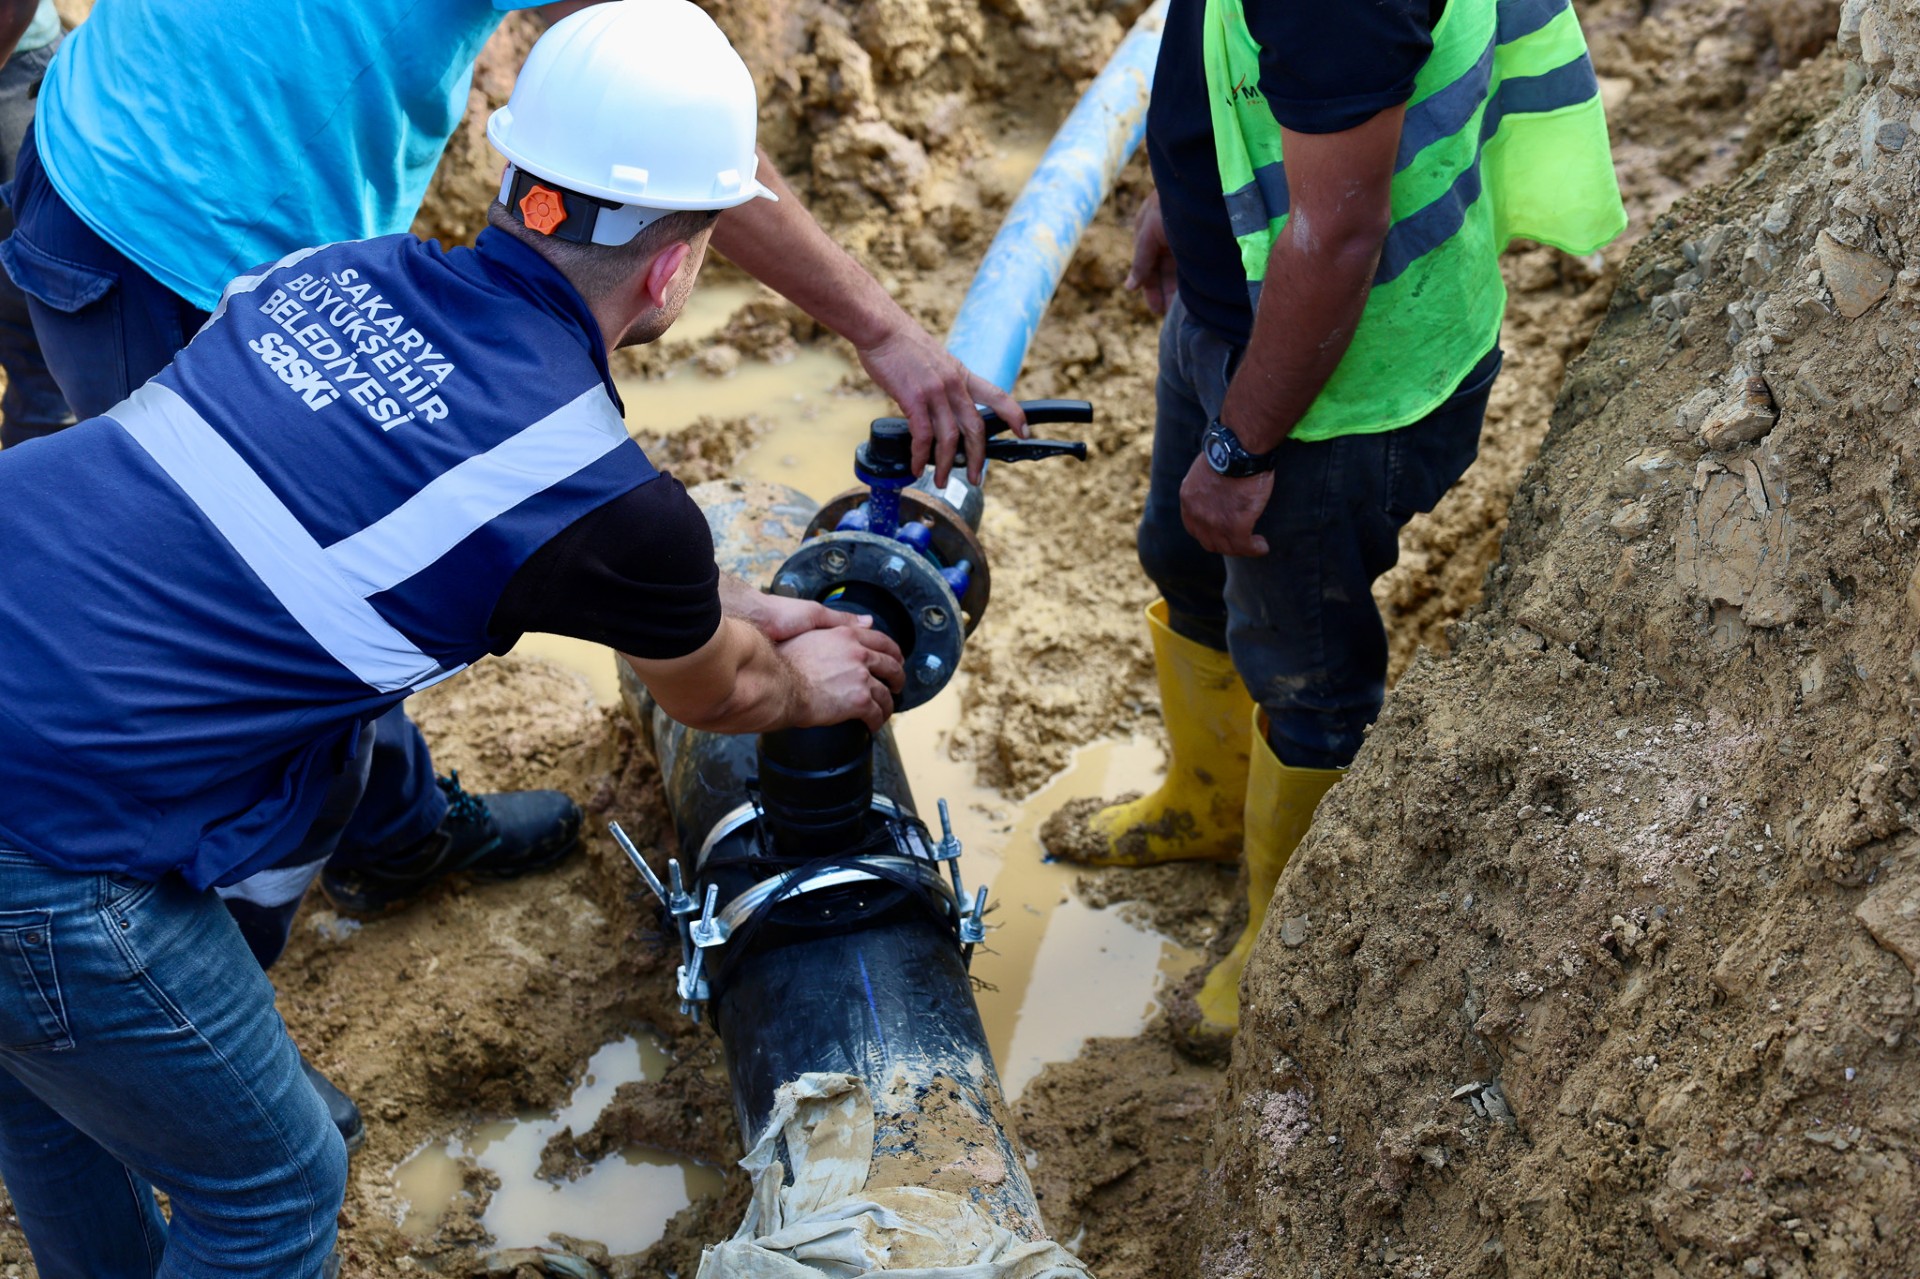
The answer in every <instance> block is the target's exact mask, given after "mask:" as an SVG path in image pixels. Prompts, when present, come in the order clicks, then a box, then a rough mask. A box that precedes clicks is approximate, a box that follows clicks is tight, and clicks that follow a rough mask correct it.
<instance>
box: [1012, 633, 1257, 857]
mask: <svg viewBox="0 0 1920 1279" xmlns="http://www.w3.org/2000/svg"><path fill="white" fill-rule="evenodd" d="M1147 630H1148V633H1149V634H1151V635H1152V637H1153V669H1154V674H1155V675H1156V676H1157V677H1158V680H1159V684H1160V715H1161V718H1162V719H1163V720H1164V721H1165V722H1166V726H1167V777H1166V780H1165V781H1163V782H1161V783H1160V789H1158V790H1156V791H1154V792H1153V793H1152V794H1151V795H1143V796H1141V797H1140V798H1139V799H1135V800H1129V801H1127V802H1126V803H1123V804H1113V805H1110V806H1109V807H1106V808H1102V809H1100V810H1099V811H1098V812H1095V813H1093V814H1092V815H1091V816H1089V817H1088V818H1087V819H1086V833H1087V838H1085V839H1078V840H1070V839H1063V840H1060V841H1057V842H1056V843H1050V844H1049V845H1048V851H1049V852H1052V853H1053V854H1054V855H1055V856H1057V857H1062V858H1064V859H1066V860H1068V861H1075V862H1081V863H1084V864H1086V865H1091V866H1151V865H1156V864H1158V863H1160V862H1179V861H1219V862H1230V861H1235V860H1237V859H1238V858H1239V856H1240V834H1241V820H1242V814H1243V812H1244V811H1245V808H1246V795H1247V743H1248V735H1247V724H1248V716H1249V715H1250V714H1251V713H1252V711H1253V699H1252V698H1251V697H1249V696H1247V686H1246V685H1245V684H1243V683H1241V682H1240V675H1239V672H1237V671H1235V670H1234V669H1233V659H1232V658H1230V657H1228V656H1227V655H1226V654H1225V653H1222V652H1220V651H1219V650H1217V649H1212V648H1208V647H1207V646H1206V645H1205V644H1199V643H1195V642H1194V641H1193V640H1190V639H1187V638H1186V637H1185V636H1182V635H1176V634H1175V633H1174V631H1173V629H1172V628H1171V627H1169V626H1168V625H1167V602H1166V601H1165V600H1155V601H1154V602H1153V603H1152V604H1150V605H1148V606H1147Z"/></svg>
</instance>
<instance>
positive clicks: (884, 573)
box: [880, 555, 907, 586]
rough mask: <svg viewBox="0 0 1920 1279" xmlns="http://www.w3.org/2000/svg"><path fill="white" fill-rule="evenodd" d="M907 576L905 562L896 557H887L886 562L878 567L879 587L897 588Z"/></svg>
mask: <svg viewBox="0 0 1920 1279" xmlns="http://www.w3.org/2000/svg"><path fill="white" fill-rule="evenodd" d="M906 576H907V562H906V561H905V560H903V559H901V558H900V557H899V556H898V555H889V556H888V557H887V562H886V563H884V564H882V565H881V566H880V585H882V586H898V585H900V583H901V582H902V581H904V580H905V578H906Z"/></svg>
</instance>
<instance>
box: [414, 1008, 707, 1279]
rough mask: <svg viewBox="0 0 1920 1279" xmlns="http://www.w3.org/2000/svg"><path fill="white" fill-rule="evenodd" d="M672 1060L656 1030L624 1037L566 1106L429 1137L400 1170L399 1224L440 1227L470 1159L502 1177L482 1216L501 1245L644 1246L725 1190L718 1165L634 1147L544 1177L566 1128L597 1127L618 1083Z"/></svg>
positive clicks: (425, 1229)
mask: <svg viewBox="0 0 1920 1279" xmlns="http://www.w3.org/2000/svg"><path fill="white" fill-rule="evenodd" d="M667 1064H668V1057H667V1055H666V1053H665V1052H664V1051H662V1050H661V1048H660V1045H659V1044H658V1043H657V1042H656V1041H655V1040H654V1039H653V1037H652V1036H651V1035H648V1034H642V1035H639V1036H636V1037H632V1038H627V1039H622V1040H617V1041H615V1042H614V1043H611V1044H608V1045H606V1046H605V1047H604V1048H602V1049H600V1051H599V1052H597V1053H595V1054H594V1055H593V1057H592V1058H591V1059H590V1060H589V1061H588V1062H587V1068H586V1071H585V1073H584V1074H583V1075H582V1077H581V1080H580V1083H579V1085H578V1086H577V1087H576V1088H575V1089H574V1092H573V1096H572V1097H571V1098H569V1099H568V1101H567V1104H566V1105H565V1106H564V1107H562V1108H561V1109H560V1110H558V1111H534V1112H529V1113H526V1114H522V1115H520V1116H517V1117H516V1118H513V1119H507V1120H498V1121H494V1122H489V1123H482V1124H478V1125H476V1126H474V1127H473V1128H472V1129H471V1130H469V1131H467V1132H464V1133H462V1134H460V1135H458V1136H455V1137H450V1138H446V1139H444V1140H439V1141H433V1142H429V1143H428V1144H427V1145H425V1146H423V1147H421V1148H420V1149H419V1150H417V1151H415V1152H414V1153H413V1154H412V1155H411V1156H410V1157H409V1158H408V1159H407V1160H406V1162H404V1163H402V1164H401V1165H400V1167H399V1168H397V1169H395V1170H394V1174H393V1176H394V1183H395V1185H396V1187H397V1188H398V1190H399V1192H400V1196H401V1198H402V1199H404V1200H405V1201H406V1202H407V1208H406V1211H405V1214H404V1216H403V1217H402V1219H401V1223H400V1224H401V1228H402V1229H403V1230H405V1231H406V1232H407V1233H409V1234H412V1235H414V1236H416V1237H425V1236H427V1235H430V1234H432V1233H433V1231H434V1229H435V1227H437V1226H438V1225H439V1223H440V1220H441V1218H442V1217H444V1216H445V1215H446V1212H447V1210H448V1209H449V1208H450V1207H452V1206H453V1204H454V1203H456V1202H457V1201H458V1200H459V1198H460V1196H461V1195H462V1194H464V1193H465V1191H464V1161H466V1160H468V1159H471V1160H472V1161H473V1162H474V1163H477V1164H479V1165H480V1166H481V1167H483V1168H485V1169H487V1170H488V1171H490V1172H492V1173H494V1174H495V1175H496V1176H498V1177H499V1178H500V1188H499V1189H498V1190H495V1191H494V1192H493V1194H492V1197H491V1198H490V1199H489V1200H488V1201H487V1208H486V1212H485V1214H484V1215H483V1216H482V1217H481V1219H480V1223H481V1225H482V1226H484V1227H485V1228H486V1230H487V1232H488V1233H489V1234H490V1235H492V1236H493V1238H494V1242H495V1245H496V1246H497V1247H500V1248H530V1247H536V1246H539V1245H542V1244H545V1243H547V1242H548V1238H547V1237H548V1235H549V1234H553V1233H558V1234H565V1235H572V1236H574V1237H576V1238H580V1239H592V1240H595V1241H597V1242H600V1243H603V1244H605V1245H606V1246H607V1247H608V1248H609V1249H611V1250H612V1251H614V1252H616V1253H622V1252H638V1251H640V1250H641V1249H643V1248H646V1247H649V1246H650V1245H652V1244H653V1243H654V1242H655V1241H656V1240H658V1239H659V1238H660V1236H661V1235H662V1234H663V1233H664V1232H665V1229H666V1224H667V1222H668V1220H669V1219H670V1218H671V1217H672V1216H673V1215H674V1214H675V1213H677V1212H679V1211H680V1210H681V1209H682V1208H685V1207H686V1206H687V1205H688V1204H690V1203H692V1202H693V1201H694V1200H695V1199H697V1198H700V1197H703V1196H708V1195H717V1194H718V1193H719V1192H720V1185H721V1173H720V1171H719V1170H718V1169H716V1168H710V1167H708V1166H706V1165H704V1164H699V1163H695V1162H693V1161H692V1160H688V1159H682V1158H680V1157H678V1156H676V1155H671V1154H668V1153H666V1152H665V1151H661V1150H654V1149H651V1148H649V1147H645V1146H633V1147H629V1148H628V1149H626V1150H624V1151H621V1152H619V1153H617V1154H614V1155H609V1156H608V1157H606V1158H605V1159H602V1160H601V1161H600V1162H599V1163H597V1164H594V1165H593V1166H592V1167H591V1168H590V1169H589V1170H588V1171H587V1172H586V1173H585V1174H584V1175H582V1176H581V1177H579V1178H578V1179H576V1180H573V1181H558V1182H550V1181H546V1180H544V1179H542V1178H541V1177H540V1175H539V1169H540V1153H541V1151H542V1150H544V1149H545V1148H546V1144H547V1142H548V1140H549V1139H550V1138H552V1137H553V1135H554V1134H555V1133H557V1132H559V1131H560V1130H561V1129H563V1128H567V1127H571V1128H572V1129H573V1131H574V1132H576V1133H583V1132H585V1131H586V1130H587V1129H588V1128H590V1127H592V1125H593V1121H594V1120H595V1119H596V1118H597V1117H598V1116H599V1114H600V1112H601V1110H603V1109H604V1108H605V1107H606V1105H607V1103H608V1102H609V1101H611V1100H612V1099H613V1093H614V1089H616V1088H618V1087H619V1086H620V1085H621V1084H623V1083H628V1082H635V1081H643V1080H649V1079H658V1078H659V1077H660V1076H661V1075H662V1074H663V1073H664V1072H665V1069H666V1067H667Z"/></svg>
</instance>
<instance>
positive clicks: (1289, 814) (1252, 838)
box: [1189, 711, 1346, 1038]
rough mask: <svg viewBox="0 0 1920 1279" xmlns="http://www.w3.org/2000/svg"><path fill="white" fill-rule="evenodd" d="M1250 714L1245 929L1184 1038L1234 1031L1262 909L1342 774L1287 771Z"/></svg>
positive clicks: (1208, 984)
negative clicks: (1252, 724)
mask: <svg viewBox="0 0 1920 1279" xmlns="http://www.w3.org/2000/svg"><path fill="white" fill-rule="evenodd" d="M1259 718H1260V716H1259V712H1258V711H1256V712H1254V715H1253V719H1254V726H1253V768H1252V771H1251V773H1250V775H1249V777H1248V779H1247V814H1246V828H1247V839H1246V848H1247V930H1246V931H1245V932H1243V933H1241V934H1240V940H1238V941H1236V942H1235V943H1234V944H1233V949H1232V950H1230V951H1228V952H1227V957H1226V958H1225V959H1223V960H1221V961H1220V962H1219V963H1218V964H1217V965H1215V966H1214V969H1213V971H1212V972H1210V973H1208V974H1207V979H1206V981H1205V982H1203V983H1202V984H1201V986H1200V993H1199V994H1198V995H1196V996H1195V997H1194V1002H1195V1003H1196V1004H1197V1005H1198V1006H1199V1010H1200V1020H1199V1024H1198V1025H1197V1026H1195V1027H1193V1028H1192V1030H1191V1031H1190V1032H1189V1037H1190V1038H1206V1037H1218V1038H1228V1037H1231V1036H1232V1034H1233V1032H1234V1031H1236V1030H1238V1029H1239V1028H1240V974H1241V973H1243V972H1244V971H1246V967H1247V956H1248V955H1250V954H1252V953H1253V943H1254V941H1255V939H1257V938H1258V937H1259V936H1260V925H1262V924H1263V923H1265V922H1266V919H1267V905H1268V903H1270V902H1271V901H1272V900H1273V890H1274V887H1275V885H1277V884H1278V883H1279V882H1280V872H1281V871H1283V870H1285V869H1286V868H1287V859H1288V858H1289V857H1291V856H1293V850H1294V849H1296V848H1298V847H1299V846H1300V841H1301V840H1302V839H1304V838H1306V834H1307V828H1308V827H1310V826H1312V825H1313V814H1314V810H1315V809H1317V808H1319V807H1320V799H1321V797H1322V796H1324V795H1325V794H1326V793H1327V791H1329V790H1330V789H1332V787H1333V784H1334V783H1335V782H1337V781H1339V780H1340V778H1341V777H1342V776H1343V775H1344V774H1345V773H1346V770H1345V769H1344V768H1289V767H1288V766H1287V765H1285V764H1282V763H1281V762H1280V758H1279V756H1277V755H1275V754H1274V753H1273V747H1271V746H1269V745H1267V740H1266V734H1265V733H1263V732H1262V731H1261V730H1260V725H1259Z"/></svg>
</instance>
